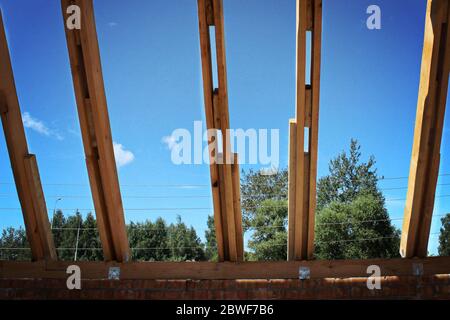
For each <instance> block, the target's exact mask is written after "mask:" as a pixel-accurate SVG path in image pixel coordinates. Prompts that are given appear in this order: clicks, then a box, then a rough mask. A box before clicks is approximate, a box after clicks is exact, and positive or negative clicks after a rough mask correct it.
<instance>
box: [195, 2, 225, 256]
mask: <svg viewBox="0 0 450 320" xmlns="http://www.w3.org/2000/svg"><path fill="white" fill-rule="evenodd" d="M208 2H210V1H207V0H198V2H197V3H198V20H199V33H200V54H201V62H202V76H203V97H204V103H205V115H206V126H207V128H208V129H214V128H217V127H216V125H215V117H214V102H213V89H214V88H213V79H212V75H213V73H212V59H211V40H210V35H209V27H208V26H209V24H208V18H207V9H206V6H207V3H208ZM211 5H212V4H211V3H210V6H211ZM210 11H211V10H210ZM209 20H210V21H209V22H210V23H211V18H210V19H209ZM215 104H216V105H218V96H216V103H215ZM216 137H217V136H216ZM208 148H209V161H210V178H211V188H212V195H213V206H214V225H215V229H216V239H217V250H218V256H219V261H224V260H225V256H226V252H225V250H226V248H225V243H226V242H225V240H224V234H223V222H222V213H221V206H222V201H221V194H220V180H219V169H218V165H217V162H216V152H217V141H216V139H215V138H213V137H208Z"/></svg>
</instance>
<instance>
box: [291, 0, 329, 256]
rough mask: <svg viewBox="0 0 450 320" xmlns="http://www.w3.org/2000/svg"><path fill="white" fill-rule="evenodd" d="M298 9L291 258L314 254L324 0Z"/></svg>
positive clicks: (300, 1)
mask: <svg viewBox="0 0 450 320" xmlns="http://www.w3.org/2000/svg"><path fill="white" fill-rule="evenodd" d="M296 10H297V49H296V51H297V53H296V58H297V61H296V76H297V80H296V81H297V85H296V118H295V119H291V120H290V121H289V210H288V211H289V214H288V259H289V260H305V259H312V258H313V255H314V221H315V211H316V181H317V153H318V134H319V96H320V63H321V45H322V0H297V9H296ZM308 32H311V55H310V57H311V61H310V67H311V81H310V84H308V83H305V78H306V66H307V61H306V59H307V54H306V48H307V43H306V42H307V33H308ZM305 129H306V131H307V134H305ZM305 145H307V150H305Z"/></svg>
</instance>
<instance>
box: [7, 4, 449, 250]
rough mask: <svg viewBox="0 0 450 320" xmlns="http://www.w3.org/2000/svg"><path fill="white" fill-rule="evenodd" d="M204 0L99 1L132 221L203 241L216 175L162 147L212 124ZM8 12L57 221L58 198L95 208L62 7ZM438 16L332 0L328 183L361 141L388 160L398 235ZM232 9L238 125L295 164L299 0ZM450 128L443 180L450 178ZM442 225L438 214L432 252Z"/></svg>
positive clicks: (444, 205)
mask: <svg viewBox="0 0 450 320" xmlns="http://www.w3.org/2000/svg"><path fill="white" fill-rule="evenodd" d="M196 3H197V2H196V1H195V0H177V1H167V0H152V1H146V0H129V1H127V3H126V5H124V2H123V1H119V0H95V10H96V11H95V14H96V20H97V30H98V36H99V44H100V51H101V58H102V64H103V73H104V79H105V86H106V94H107V99H108V107H109V113H110V119H111V126H112V131H113V138H114V141H115V142H116V143H117V144H120V145H121V146H118V148H119V149H121V150H122V152H121V161H122V164H124V165H122V166H120V167H119V178H120V183H121V184H122V194H123V202H124V207H125V208H126V212H125V214H126V219H127V221H130V220H134V221H136V220H143V219H147V218H149V219H155V218H156V217H158V216H163V217H164V218H165V219H166V220H168V221H170V222H171V221H174V220H175V217H176V215H177V214H179V215H181V217H182V219H183V220H184V221H185V222H186V223H188V224H192V225H193V226H194V227H195V228H196V229H197V230H198V233H199V235H200V236H201V237H202V238H203V236H204V230H205V228H206V217H207V215H208V214H210V213H211V209H210V208H211V207H212V201H211V192H210V190H209V188H208V186H207V185H208V183H209V167H208V166H207V165H182V166H176V165H174V164H172V162H171V158H170V150H169V149H168V148H167V146H166V145H165V144H164V143H163V142H162V139H163V137H165V136H168V135H170V134H171V132H172V131H173V130H174V129H177V128H187V129H189V130H192V128H193V122H194V121H196V120H199V121H202V120H203V121H204V107H203V91H202V90H203V89H202V79H201V65H200V49H199V37H198V22H197V6H196ZM371 4H377V5H379V6H380V8H381V12H382V29H381V30H374V31H371V30H368V29H367V27H366V19H367V17H368V15H367V14H366V9H367V7H368V6H369V5H371ZM0 7H1V8H2V11H3V16H4V23H5V26H6V29H7V36H8V41H9V45H10V51H11V56H12V62H13V69H14V73H15V80H16V86H17V89H18V95H19V100H20V104H21V108H22V112H23V113H25V112H26V113H27V115H26V116H25V119H26V124H27V126H28V128H27V131H26V133H27V138H28V142H29V146H30V150H31V152H32V153H35V154H36V155H37V157H38V163H39V167H40V172H41V179H42V182H43V184H44V191H45V194H46V198H47V206H48V209H49V211H50V214H51V211H52V210H53V208H54V207H55V201H56V199H57V198H58V197H56V196H62V197H61V198H62V200H60V201H58V203H57V207H58V208H64V209H66V208H67V209H76V208H78V209H90V208H92V207H93V205H92V200H91V197H90V191H89V186H88V178H87V173H86V168H85V162H84V153H83V148H82V144H81V137H80V129H79V124H78V118H77V112H76V106H75V99H74V93H73V86H72V80H71V74H70V67H69V60H68V53H67V48H66V42H65V36H64V29H63V20H62V17H61V8H60V1H57V0H14V1H12V0H0ZM425 7H426V1H425V0H396V1H392V0H323V17H324V22H323V45H322V73H321V78H322V79H321V105H320V134H319V163H318V165H319V176H322V175H324V174H326V173H327V170H328V162H329V160H330V159H331V158H332V157H334V156H335V155H336V154H337V153H338V152H340V151H342V150H343V149H347V147H348V145H349V141H350V139H351V138H352V137H353V138H357V139H358V140H359V141H360V143H361V145H362V148H363V149H362V151H363V156H364V157H365V158H367V157H368V156H369V155H371V154H373V155H374V156H375V157H376V159H377V167H378V170H379V173H380V175H383V176H385V177H386V178H398V177H400V179H386V180H383V181H380V187H381V188H382V189H383V190H384V193H385V196H386V199H387V200H388V201H387V208H388V210H389V213H390V216H391V217H392V218H393V219H394V221H393V222H394V223H395V224H396V225H397V226H398V227H400V226H401V219H402V217H403V208H404V200H392V199H404V198H405V194H406V186H407V179H404V178H402V177H406V176H407V175H408V173H409V161H410V155H411V147H412V140H413V128H414V119H415V111H416V105H417V90H418V85H419V71H420V62H421V55H422V44H423V28H424V18H425ZM224 12H225V29H226V49H227V63H228V86H229V108H230V121H231V127H233V128H243V129H248V128H257V129H258V128H267V129H271V128H274V129H279V130H280V152H281V155H280V164H281V166H282V167H285V166H286V165H287V153H288V152H287V146H288V135H287V133H288V120H289V118H292V117H294V112H295V1H294V0H264V1H258V0H246V1H239V0H224ZM447 114H448V113H447ZM446 118H447V120H446V126H445V129H444V137H443V147H442V161H441V168H440V171H441V172H440V173H441V174H446V173H449V172H450V161H448V157H449V156H450V146H449V137H450V134H449V126H448V116H447V117H446ZM0 158H1V159H2V163H3V164H8V165H2V166H1V167H0V183H1V184H0V188H1V192H0V194H1V196H0V203H1V205H0V207H1V208H18V207H19V203H18V200H17V195H16V193H15V188H14V185H13V178H12V174H11V170H10V167H9V162H8V160H7V159H8V158H7V151H6V147H5V142H4V139H0ZM241 167H242V168H244V169H248V168H249V166H245V165H243V166H241ZM252 167H255V168H258V167H257V166H252ZM439 184H443V185H441V186H439V187H438V190H437V195H438V196H439V197H438V198H437V199H436V208H435V214H436V215H437V216H439V215H442V214H445V213H447V212H450V206H449V202H448V200H449V197H441V196H445V195H449V194H450V186H446V184H450V176H445V175H443V176H441V177H440V179H439ZM397 188H403V189H397ZM392 189H394V190H392ZM138 197H142V198H138ZM158 197H161V198H158ZM164 197H170V198H164ZM150 208H161V209H168V208H180V209H177V210H150ZM182 208H184V209H182ZM189 208H199V209H196V210H192V209H191V210H189ZM200 208H201V209H200ZM132 209H146V210H132ZM1 213H2V219H1V220H0V228H4V227H5V226H9V225H13V226H18V225H22V224H23V220H22V217H21V212H20V210H17V211H14V210H12V211H11V210H3V211H2V212H1ZM65 213H66V214H69V213H73V210H69V211H68V210H65ZM439 227H440V221H439V218H438V217H436V218H435V219H434V220H433V226H432V230H431V232H432V235H431V238H430V246H429V250H430V251H431V252H432V253H436V252H437V251H436V248H437V239H438V236H437V235H436V234H435V233H437V232H438V231H439Z"/></svg>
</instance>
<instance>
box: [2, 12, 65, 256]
mask: <svg viewBox="0 0 450 320" xmlns="http://www.w3.org/2000/svg"><path fill="white" fill-rule="evenodd" d="M0 93H1V96H2V98H1V102H0V104H1V119H2V124H3V131H4V133H5V139H6V144H7V148H8V153H9V158H10V162H11V167H12V171H13V175H14V181H15V184H16V189H17V193H18V196H19V201H20V205H21V207H22V212H23V217H24V222H25V228H26V232H27V239H28V241H29V243H30V247H31V253H32V258H33V260H42V259H56V257H57V256H56V251H55V247H54V244H53V237H52V234H51V230H50V228H49V225H50V223H49V220H48V213H47V209H46V204H45V199H44V196H43V191H42V185H41V182H40V178H39V172H38V168H37V163H36V159H35V157H34V156H33V155H30V154H29V151H28V145H27V140H26V136H25V130H24V127H23V122H22V114H21V110H20V105H19V100H18V97H17V91H16V85H15V81H14V75H13V70H12V66H11V58H10V54H9V50H8V43H7V39H6V34H5V29H4V26H3V18H2V13H1V11H0Z"/></svg>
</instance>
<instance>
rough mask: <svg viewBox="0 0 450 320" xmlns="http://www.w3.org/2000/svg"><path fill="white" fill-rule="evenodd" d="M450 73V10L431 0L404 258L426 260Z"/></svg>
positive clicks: (438, 0) (404, 231)
mask: <svg viewBox="0 0 450 320" xmlns="http://www.w3.org/2000/svg"><path fill="white" fill-rule="evenodd" d="M449 70H450V5H449V2H448V0H428V6H427V11H426V22H425V37H424V46H423V55H422V67H421V73H420V86H419V97H418V103H417V115H416V125H415V130H414V142H413V149H412V156H411V166H410V174H409V181H408V192H407V197H406V204H405V213H404V219H403V228H402V237H401V243H400V254H401V255H402V256H403V257H407V258H410V257H414V256H418V257H425V256H427V253H428V239H429V235H430V227H431V220H432V216H433V210H434V201H435V193H436V184H437V179H438V173H439V166H440V149H441V140H442V130H443V125H444V116H445V107H446V103H447V93H448V76H449Z"/></svg>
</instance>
